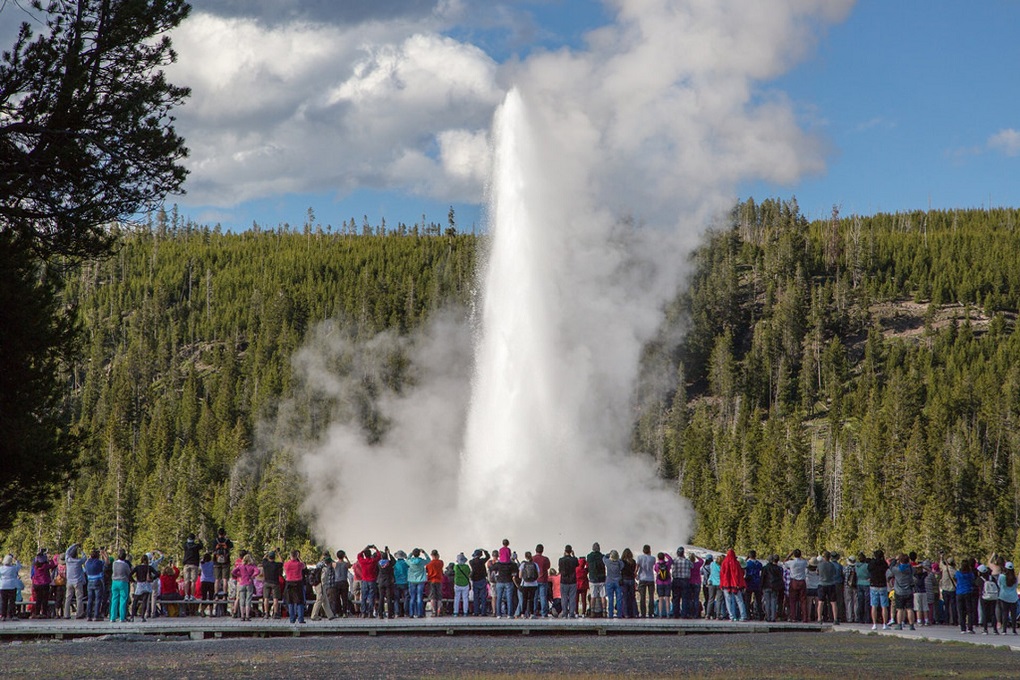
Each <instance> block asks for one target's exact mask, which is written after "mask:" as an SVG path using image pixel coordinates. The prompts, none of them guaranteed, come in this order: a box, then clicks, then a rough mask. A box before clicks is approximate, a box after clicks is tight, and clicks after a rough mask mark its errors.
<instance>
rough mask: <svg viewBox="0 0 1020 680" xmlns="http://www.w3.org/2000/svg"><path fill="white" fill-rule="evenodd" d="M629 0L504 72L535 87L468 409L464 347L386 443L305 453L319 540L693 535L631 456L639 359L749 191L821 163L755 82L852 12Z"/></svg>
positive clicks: (501, 118)
mask: <svg viewBox="0 0 1020 680" xmlns="http://www.w3.org/2000/svg"><path fill="white" fill-rule="evenodd" d="M611 5H612V6H613V7H615V8H616V12H617V15H616V21H615V22H614V23H613V24H612V25H610V26H607V27H605V28H604V29H601V30H599V31H596V32H594V33H593V34H592V35H591V36H590V37H589V43H588V48H587V49H586V50H584V51H569V50H561V51H558V52H553V53H540V54H537V55H535V56H533V57H531V58H529V59H528V60H526V61H524V62H522V63H519V64H516V65H514V66H509V67H504V72H503V73H502V77H503V78H504V79H505V80H507V81H511V82H514V83H515V85H516V87H515V90H514V91H512V92H511V94H510V95H509V96H508V97H507V99H506V101H505V103H504V105H503V107H502V110H501V112H500V113H499V115H498V116H497V121H498V125H497V129H498V132H497V134H496V137H497V139H496V142H497V146H496V158H495V162H494V164H493V165H494V168H495V170H494V174H493V175H492V177H491V179H490V191H491V194H492V198H491V206H492V208H491V213H490V221H491V222H492V224H490V227H491V231H492V234H491V236H492V244H491V245H492V252H491V254H490V257H489V260H488V263H487V269H486V270H485V273H484V279H483V280H484V286H485V291H484V293H485V297H484V301H483V306H482V309H481V316H480V318H481V321H482V324H483V327H482V334H481V337H480V340H479V344H478V346H477V352H476V355H475V357H476V359H475V361H476V366H475V374H474V379H473V384H472V385H471V389H472V390H473V396H472V397H471V399H472V401H471V406H470V415H467V416H466V415H465V414H466V412H467V401H466V399H467V392H468V389H467V386H468V382H469V379H468V376H467V372H466V370H465V369H466V368H467V367H466V363H467V362H465V361H464V360H463V357H461V356H458V357H454V356H453V355H450V354H447V355H446V356H445V360H447V363H445V364H444V363H442V360H439V361H433V362H432V363H429V361H432V359H429V358H428V357H422V358H421V359H419V363H417V364H416V365H418V366H420V367H421V370H422V371H424V373H423V375H422V379H421V380H420V382H419V383H418V387H416V388H413V389H412V390H409V391H407V392H405V393H404V394H403V395H401V396H399V397H396V396H395V397H393V398H392V399H390V400H388V401H386V402H385V403H383V404H382V406H383V407H384V408H385V409H386V413H387V415H388V417H389V418H391V419H392V430H391V433H390V435H388V436H387V437H386V439H384V441H383V442H382V443H381V444H378V445H375V446H371V447H369V446H367V445H365V444H364V443H363V438H361V439H359V437H360V433H359V432H358V431H356V430H351V429H350V428H345V427H342V426H334V427H333V428H332V429H331V431H330V436H329V437H328V438H327V439H326V440H324V441H323V442H322V443H321V444H320V445H318V446H316V447H314V449H313V450H312V451H311V452H309V453H308V454H307V455H305V456H304V458H303V466H304V469H305V471H306V473H307V475H308V478H309V481H310V483H311V485H312V488H313V491H312V498H311V500H312V506H313V507H314V508H316V513H315V516H316V528H317V531H318V534H317V535H318V536H319V537H320V538H321V539H324V540H327V541H329V542H330V543H331V544H333V545H340V546H343V547H346V548H350V547H353V548H354V549H358V548H360V547H362V546H363V545H365V544H366V543H369V542H371V543H376V544H380V545H381V544H382V543H384V542H388V543H389V544H390V545H391V546H396V545H400V546H401V547H404V548H407V547H410V546H412V545H420V547H430V546H428V545H424V544H425V543H435V544H439V545H441V546H443V547H449V548H453V549H456V550H470V549H473V548H474V547H478V546H482V547H491V546H492V545H495V544H496V543H497V542H498V541H499V539H501V538H503V537H504V536H506V537H509V538H510V539H511V540H512V541H513V543H514V545H516V546H518V547H521V546H527V547H530V546H531V545H533V543H534V542H537V541H544V542H545V543H547V544H550V545H551V546H552V549H558V548H559V546H560V545H561V544H562V542H571V543H574V544H575V545H578V546H581V547H587V545H588V544H589V542H590V541H592V540H599V541H600V542H601V543H602V545H603V546H604V547H610V546H612V547H623V546H624V545H629V546H630V547H632V548H635V547H640V545H641V544H643V543H645V542H647V543H651V544H653V545H655V546H656V548H657V549H661V548H671V547H675V544H677V543H680V542H682V541H684V540H686V539H687V537H688V533H689V531H690V529H691V527H692V523H693V519H694V518H693V517H692V514H691V513H690V511H689V509H688V508H687V506H686V505H685V504H684V502H683V501H682V500H681V499H679V498H678V497H677V496H676V494H675V493H674V492H673V491H671V490H670V489H668V488H667V487H666V486H665V485H664V484H663V483H662V482H661V481H659V480H657V479H656V478H655V475H654V471H653V469H652V462H651V461H649V460H646V459H643V458H641V457H639V456H631V455H628V454H627V453H626V451H627V448H628V439H629V434H630V428H631V423H632V420H633V417H634V416H633V410H632V404H631V397H632V395H633V394H634V387H635V380H636V377H637V375H638V361H639V356H640V352H641V348H642V347H643V346H644V344H645V343H646V342H647V341H648V340H649V339H651V338H652V337H653V336H654V334H655V332H656V329H657V328H658V326H659V324H660V323H661V320H662V306H663V303H664V302H665V301H666V300H667V299H668V298H669V297H670V296H671V295H672V294H673V293H674V292H675V290H676V286H677V285H678V283H679V281H680V277H681V275H682V274H683V267H684V262H685V256H686V254H687V253H688V252H689V250H690V247H691V246H692V244H693V243H694V242H696V241H697V239H698V237H699V235H700V233H701V232H702V231H703V229H704V228H705V226H706V225H707V224H708V223H709V222H710V220H711V219H712V218H713V217H714V216H716V215H718V214H720V213H721V212H722V211H724V210H726V209H728V208H729V207H730V206H731V205H732V202H733V200H734V198H735V197H734V191H735V186H736V184H737V183H738V182H739V181H742V180H745V179H752V178H762V179H768V180H773V181H793V180H794V179H796V178H797V177H799V176H802V175H803V174H805V173H811V172H817V171H820V170H821V169H822V168H823V166H824V163H823V149H822V148H821V145H820V144H819V143H818V142H817V141H816V140H814V139H813V138H811V137H809V136H808V135H806V134H804V133H803V131H802V130H801V129H800V128H799V126H798V124H797V121H796V115H795V113H794V110H793V107H792V105H791V104H790V103H789V102H787V101H786V100H785V99H784V98H783V97H782V96H781V95H779V94H776V93H767V92H763V91H761V90H759V89H758V87H759V85H758V83H760V82H762V81H764V80H766V79H768V78H772V77H775V76H777V75H778V74H780V73H782V72H783V71H784V70H786V69H788V68H789V67H790V66H791V65H792V64H793V63H795V62H796V60H797V59H799V58H801V57H802V56H803V54H804V53H805V51H806V50H807V48H808V47H809V46H810V44H811V42H812V37H813V36H814V35H816V34H817V33H819V32H820V31H821V30H822V29H823V28H824V26H825V24H826V23H827V22H831V21H836V20H840V19H842V18H843V16H845V14H846V12H847V11H848V9H849V7H850V5H851V3H850V2H847V1H844V2H835V1H830V0H787V1H785V2H771V3H760V2H754V1H750V2H740V1H737V0H714V1H712V2H709V1H707V0H691V1H689V2H675V1H667V0H648V1H645V2H627V1H624V0H616V1H615V2H612V3H611ZM431 332H432V333H434V332H435V331H431ZM429 346H430V343H429V341H428V340H427V339H426V340H425V341H424V344H422V345H421V347H422V348H426V347H429ZM428 353H429V352H426V354H428ZM441 359H443V358H442V357H441ZM450 359H455V360H454V361H449V360H450ZM458 360H459V361H458ZM465 430H466V432H465ZM461 453H462V454H463V455H462V457H461V458H459V457H458V454H461ZM337 485H340V487H341V488H342V492H340V493H336V492H335V491H334V489H336V488H337ZM394 502H395V503H396V507H395V508H390V507H386V506H387V504H390V503H394ZM320 508H324V509H323V510H320Z"/></svg>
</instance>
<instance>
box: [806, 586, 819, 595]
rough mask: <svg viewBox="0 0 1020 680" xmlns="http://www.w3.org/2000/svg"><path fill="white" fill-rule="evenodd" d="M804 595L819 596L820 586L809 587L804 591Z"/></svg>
mask: <svg viewBox="0 0 1020 680" xmlns="http://www.w3.org/2000/svg"><path fill="white" fill-rule="evenodd" d="M804 595H805V596H807V597H818V588H808V589H807V590H805V591H804Z"/></svg>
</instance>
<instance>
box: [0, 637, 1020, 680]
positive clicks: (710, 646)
mask: <svg viewBox="0 0 1020 680" xmlns="http://www.w3.org/2000/svg"><path fill="white" fill-rule="evenodd" d="M1018 661H1020V658H1018V657H1017V656H1016V655H1015V654H1014V653H1013V652H1011V651H1009V650H1007V649H1002V648H993V647H979V646H976V645H968V644H960V643H941V644H940V643H934V642H922V641H913V640H902V639H894V638H890V637H881V636H877V635H853V634H835V633H781V634H777V633H772V634H742V635H688V636H685V637H678V636H667V635H663V636H626V637H625V636H617V637H613V636H607V637H597V636H574V635H571V636H552V635H548V636H545V635H543V636H535V635H533V636H519V637H518V636H499V637H495V636H454V637H447V636H397V635H392V636H385V635H384V636H379V637H364V636H357V637H354V636H343V637H335V636H331V637H301V638H265V639H256V638H234V639H222V640H205V641H190V640H184V639H170V640H153V639H151V638H149V639H145V638H139V639H134V640H133V639H127V638H125V639H87V640H74V641H63V642H23V643H6V644H3V645H2V646H0V673H2V674H3V675H4V676H6V677H27V676H29V675H31V676H32V677H49V678H63V677H72V676H73V677H78V678H80V677H129V676H134V677H150V676H152V675H153V674H154V673H158V675H159V677H172V678H206V677H208V678H217V679H222V678H224V677H257V678H284V677H286V678H304V677H339V678H346V677H362V678H365V677H369V678H372V677H384V678H420V677H448V678H478V677H481V678H525V677H529V676H534V675H544V676H549V677H568V678H596V677H598V678H605V677H621V678H622V677H628V678H632V677H640V678H675V677H698V678H804V677H808V676H811V677H814V678H818V677H837V676H838V677H841V678H875V677H896V678H900V679H902V678H943V677H952V678H983V677H992V676H999V677H1016V676H1017V673H1018V670H1017V669H1018V668H1020V665H1018Z"/></svg>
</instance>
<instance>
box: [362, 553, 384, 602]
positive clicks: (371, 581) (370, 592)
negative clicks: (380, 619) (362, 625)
mask: <svg viewBox="0 0 1020 680" xmlns="http://www.w3.org/2000/svg"><path fill="white" fill-rule="evenodd" d="M382 556H383V555H382V553H381V552H379V549H378V548H376V547H375V546H374V545H367V546H365V549H364V550H362V551H361V552H360V553H358V566H359V567H361V618H363V619H367V618H369V617H374V616H375V596H376V592H377V589H376V581H378V579H379V560H381V559H382Z"/></svg>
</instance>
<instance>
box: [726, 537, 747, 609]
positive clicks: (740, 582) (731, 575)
mask: <svg viewBox="0 0 1020 680" xmlns="http://www.w3.org/2000/svg"><path fill="white" fill-rule="evenodd" d="M719 587H720V588H722V590H723V593H725V595H726V609H728V610H729V613H730V621H747V608H746V606H745V604H744V589H745V588H747V581H746V580H745V579H744V568H743V567H742V566H740V562H738V561H737V554H736V553H735V552H733V549H732V548H730V549H729V550H728V551H727V552H726V557H724V558H723V561H722V565H720V568H719ZM738 608H739V610H740V615H739V616H738V615H737V609H738Z"/></svg>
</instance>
